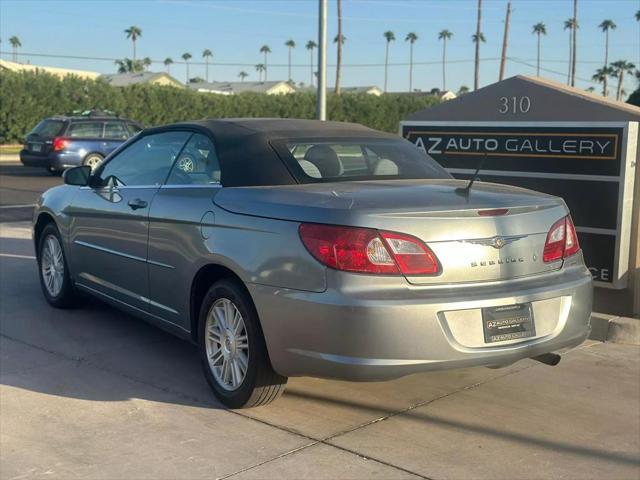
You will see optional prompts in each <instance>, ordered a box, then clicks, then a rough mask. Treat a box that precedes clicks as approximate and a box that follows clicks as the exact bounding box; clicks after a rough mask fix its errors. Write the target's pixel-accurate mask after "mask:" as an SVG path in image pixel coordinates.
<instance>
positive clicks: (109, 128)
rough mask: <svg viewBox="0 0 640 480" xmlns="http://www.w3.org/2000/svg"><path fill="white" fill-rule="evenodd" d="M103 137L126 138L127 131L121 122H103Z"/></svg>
mask: <svg viewBox="0 0 640 480" xmlns="http://www.w3.org/2000/svg"><path fill="white" fill-rule="evenodd" d="M104 138H114V139H118V140H126V139H127V138H129V132H127V129H126V128H125V127H124V123H122V122H106V123H105V124H104Z"/></svg>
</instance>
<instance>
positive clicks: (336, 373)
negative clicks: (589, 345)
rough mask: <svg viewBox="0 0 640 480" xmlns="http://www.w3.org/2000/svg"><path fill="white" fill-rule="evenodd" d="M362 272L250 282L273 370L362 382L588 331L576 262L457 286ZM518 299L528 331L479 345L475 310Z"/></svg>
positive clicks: (509, 358) (500, 361) (568, 339)
mask: <svg viewBox="0 0 640 480" xmlns="http://www.w3.org/2000/svg"><path fill="white" fill-rule="evenodd" d="M328 275H329V276H331V275H333V276H335V277H345V274H343V273H338V272H333V271H331V272H330V273H328ZM347 277H348V276H347ZM362 278H363V277H362V276H360V278H359V279H356V284H357V285H356V286H351V287H347V286H346V285H347V284H348V283H349V279H347V280H346V281H345V279H344V278H342V282H340V281H338V282H336V278H332V279H330V280H331V281H330V282H329V284H339V285H341V287H340V288H339V289H333V290H332V289H328V290H327V291H325V292H322V293H312V292H301V291H295V290H287V289H282V288H273V287H267V286H263V285H256V284H250V285H249V286H248V287H249V290H250V293H251V295H252V297H253V299H254V302H255V304H256V308H257V310H258V314H259V315H260V319H261V323H262V328H263V331H264V334H265V339H266V341H267V348H268V350H269V355H270V358H271V362H272V364H273V367H274V369H275V370H276V371H277V372H278V373H280V374H282V375H286V376H300V375H308V376H316V377H328V378H339V379H345V380H365V381H370V380H382V379H389V378H395V377H400V376H404V375H408V374H411V373H416V372H422V371H429V370H442V369H447V368H460V367H470V366H493V367H498V366H506V365H509V364H512V363H514V362H516V361H518V360H520V359H523V358H529V357H532V356H536V355H540V354H542V353H547V352H552V351H556V350H559V349H563V348H567V347H573V346H576V345H579V344H580V343H582V342H583V341H584V340H585V339H586V338H587V336H588V335H589V332H590V330H591V327H590V316H591V304H592V295H593V292H592V280H591V275H590V273H589V271H588V270H587V269H586V267H584V264H582V262H581V261H580V264H579V265H574V266H572V267H568V268H564V269H562V270H561V271H559V272H557V273H555V274H552V275H544V276H541V277H540V278H538V279H534V280H531V279H529V280H527V281H511V282H496V283H494V284H492V285H480V284H475V285H469V286H464V287H455V288H451V287H448V288H442V287H440V288H437V289H436V288H433V287H431V288H425V287H423V288H417V287H412V286H407V285H406V282H405V284H404V285H403V286H402V287H399V286H398V285H394V286H393V287H392V288H386V289H382V288H379V286H378V285H376V284H375V283H377V280H373V281H372V282H373V283H374V285H370V286H367V285H366V284H364V283H362V282H363V280H362ZM385 281H386V282H390V283H389V285H391V284H392V283H393V282H392V281H390V280H380V283H384V282H385ZM525 302H532V305H533V308H534V318H535V322H536V336H535V337H532V338H528V339H522V340H513V341H510V342H501V343H493V344H485V343H484V339H483V337H482V333H481V332H482V326H481V325H482V323H481V313H480V312H481V310H480V309H481V308H483V307H490V306H498V305H510V304H515V303H525ZM538 327H539V328H538ZM478 332H480V333H478ZM478 335H479V336H480V337H479V336H478Z"/></svg>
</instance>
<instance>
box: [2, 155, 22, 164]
mask: <svg viewBox="0 0 640 480" xmlns="http://www.w3.org/2000/svg"><path fill="white" fill-rule="evenodd" d="M0 163H20V155H18V154H17V153H0Z"/></svg>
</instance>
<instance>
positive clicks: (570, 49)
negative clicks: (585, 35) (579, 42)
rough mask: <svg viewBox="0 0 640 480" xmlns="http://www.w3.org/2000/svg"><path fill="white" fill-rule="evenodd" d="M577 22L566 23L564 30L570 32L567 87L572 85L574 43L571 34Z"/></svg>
mask: <svg viewBox="0 0 640 480" xmlns="http://www.w3.org/2000/svg"><path fill="white" fill-rule="evenodd" d="M575 24H576V22H575V21H574V19H573V18H569V19H567V20H565V21H564V29H565V30H569V68H568V69H567V85H569V84H570V83H571V62H572V59H573V43H572V42H571V34H572V31H573V29H574V28H575Z"/></svg>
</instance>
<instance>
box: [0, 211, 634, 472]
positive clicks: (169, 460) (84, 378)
mask: <svg viewBox="0 0 640 480" xmlns="http://www.w3.org/2000/svg"><path fill="white" fill-rule="evenodd" d="M0 237H1V239H0V262H1V268H0V316H1V318H0V334H1V336H0V367H1V368H0V412H1V413H0V478H2V479H24V478H41V477H46V478H64V479H72V478H104V479H116V478H117V479H129V478H131V479H133V478H154V479H157V478H162V479H165V478H166V479H174V478H185V479H186V478H189V479H191V478H209V479H211V478H216V477H217V478H229V477H231V478H234V479H237V478H385V479H386V478H433V479H445V478H489V479H501V478H504V479H512V478H549V477H553V478H567V479H586V478H594V479H596V478H597V479H603V478H611V479H626V478H628V479H638V478H639V477H640V349H639V348H638V347H634V346H625V345H616V344H601V343H594V342H589V343H586V344H584V345H583V346H581V347H580V348H578V349H575V350H573V351H571V352H569V353H567V354H566V355H565V356H564V358H563V361H562V362H561V363H560V365H559V366H557V367H553V368H552V367H547V366H544V365H541V364H539V363H536V362H533V361H529V360H527V361H523V362H520V363H518V364H516V365H514V366H512V367H511V368H508V369H502V370H489V369H485V368H477V369H465V370H457V371H450V372H437V373H429V374H421V375H414V376H411V377H406V378H403V379H400V380H396V381H392V382H385V383H368V384H356V383H347V382H337V381H328V380H317V379H309V378H299V379H291V380H290V382H289V385H288V388H287V391H286V393H285V395H284V396H283V397H282V398H281V399H279V400H278V401H277V402H276V403H274V404H272V405H270V406H267V407H261V408H259V409H254V410H249V411H229V410H225V409H223V408H221V406H220V405H219V404H217V403H216V402H215V401H214V400H213V397H212V396H211V394H210V393H209V390H208V387H207V385H206V383H205V381H204V378H203V377H202V374H201V372H200V365H199V361H198V358H197V355H196V352H195V349H194V348H193V347H192V346H191V345H190V344H188V343H186V342H183V341H180V340H177V339H175V338H173V337H171V336H169V335H168V334H165V333H163V332H161V331H159V330H156V329H154V328H152V327H151V326H148V325H147V324H145V323H143V322H141V321H139V320H136V319H133V318H131V317H128V316H126V315H123V314H121V313H119V312H117V311H115V310H113V309H111V308H109V307H107V306H104V305H102V304H101V303H99V302H97V301H94V300H89V301H87V302H86V304H85V305H84V306H83V307H82V308H79V309H76V310H71V311H60V310H54V309H52V308H50V307H48V306H47V304H46V303H45V301H44V299H43V297H42V295H41V293H40V287H39V284H38V279H37V271H36V265H35V261H34V259H33V248H32V244H31V240H30V234H29V230H28V226H27V225H26V224H25V223H13V224H10V223H3V224H0Z"/></svg>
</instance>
